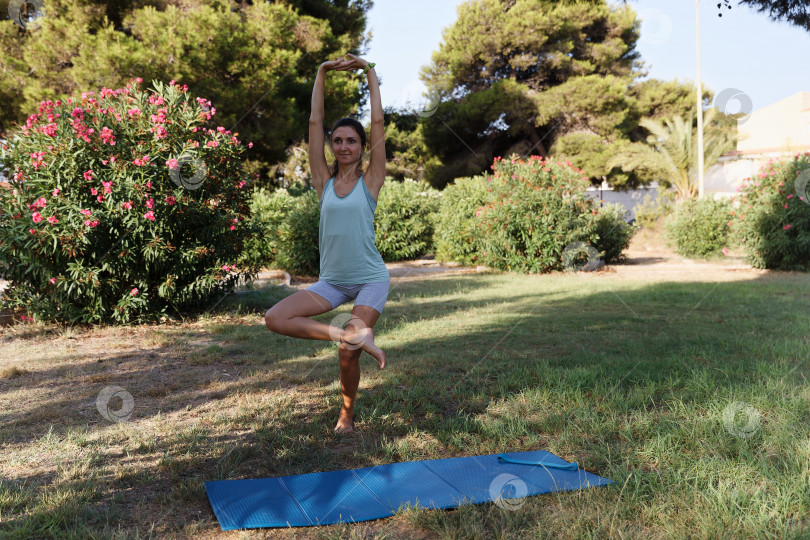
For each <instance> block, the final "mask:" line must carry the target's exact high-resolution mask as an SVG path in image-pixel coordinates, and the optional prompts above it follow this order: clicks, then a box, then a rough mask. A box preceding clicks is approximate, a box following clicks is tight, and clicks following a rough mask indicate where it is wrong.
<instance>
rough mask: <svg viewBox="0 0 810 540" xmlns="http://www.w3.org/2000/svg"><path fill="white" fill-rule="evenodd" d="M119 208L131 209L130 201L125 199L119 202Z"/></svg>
mask: <svg viewBox="0 0 810 540" xmlns="http://www.w3.org/2000/svg"><path fill="white" fill-rule="evenodd" d="M121 208H123V209H124V210H132V201H127V202H125V203H123V204H121Z"/></svg>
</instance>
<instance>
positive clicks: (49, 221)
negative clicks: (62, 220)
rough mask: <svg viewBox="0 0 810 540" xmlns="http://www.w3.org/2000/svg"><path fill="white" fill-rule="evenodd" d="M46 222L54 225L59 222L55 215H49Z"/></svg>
mask: <svg viewBox="0 0 810 540" xmlns="http://www.w3.org/2000/svg"><path fill="white" fill-rule="evenodd" d="M48 223H50V224H51V225H56V224H57V223H59V220H58V219H56V216H51V217H49V218H48Z"/></svg>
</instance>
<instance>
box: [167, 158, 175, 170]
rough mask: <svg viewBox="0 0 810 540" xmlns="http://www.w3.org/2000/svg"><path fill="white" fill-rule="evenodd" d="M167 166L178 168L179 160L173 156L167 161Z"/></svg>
mask: <svg viewBox="0 0 810 540" xmlns="http://www.w3.org/2000/svg"><path fill="white" fill-rule="evenodd" d="M166 166H167V167H168V168H170V169H176V168H177V160H176V159H174V158H171V159H170V160H168V161H166Z"/></svg>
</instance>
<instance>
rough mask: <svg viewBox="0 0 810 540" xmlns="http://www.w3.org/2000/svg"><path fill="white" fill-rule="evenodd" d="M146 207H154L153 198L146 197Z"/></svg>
mask: <svg viewBox="0 0 810 540" xmlns="http://www.w3.org/2000/svg"><path fill="white" fill-rule="evenodd" d="M146 207H147V208H154V207H155V200H154V199H146Z"/></svg>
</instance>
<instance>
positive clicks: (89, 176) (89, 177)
mask: <svg viewBox="0 0 810 540" xmlns="http://www.w3.org/2000/svg"><path fill="white" fill-rule="evenodd" d="M84 179H85V180H92V179H93V171H92V169H91V170H89V171H86V172H85V173H84Z"/></svg>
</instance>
